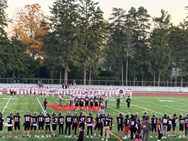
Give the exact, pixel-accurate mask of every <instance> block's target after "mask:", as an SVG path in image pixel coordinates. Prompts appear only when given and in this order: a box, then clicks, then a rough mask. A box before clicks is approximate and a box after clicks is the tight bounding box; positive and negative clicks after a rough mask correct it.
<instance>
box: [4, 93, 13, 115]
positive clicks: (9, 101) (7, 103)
mask: <svg viewBox="0 0 188 141" xmlns="http://www.w3.org/2000/svg"><path fill="white" fill-rule="evenodd" d="M11 99H12V96H11V97H10V98H9V100H8V101H7V104H6V105H5V107H4V109H3V111H2V113H4V111H5V109H6V108H7V106H8V104H9V102H10V100H11Z"/></svg>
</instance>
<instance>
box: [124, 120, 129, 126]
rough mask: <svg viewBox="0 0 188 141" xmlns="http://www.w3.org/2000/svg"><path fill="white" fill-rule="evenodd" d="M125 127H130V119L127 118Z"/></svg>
mask: <svg viewBox="0 0 188 141" xmlns="http://www.w3.org/2000/svg"><path fill="white" fill-rule="evenodd" d="M124 125H125V126H129V125H130V119H129V118H125V120H124Z"/></svg>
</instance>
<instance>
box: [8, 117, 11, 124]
mask: <svg viewBox="0 0 188 141" xmlns="http://www.w3.org/2000/svg"><path fill="white" fill-rule="evenodd" d="M7 124H12V116H7Z"/></svg>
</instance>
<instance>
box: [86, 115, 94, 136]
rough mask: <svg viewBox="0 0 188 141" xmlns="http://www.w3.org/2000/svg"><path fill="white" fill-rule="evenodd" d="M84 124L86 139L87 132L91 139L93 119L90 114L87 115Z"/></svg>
mask: <svg viewBox="0 0 188 141" xmlns="http://www.w3.org/2000/svg"><path fill="white" fill-rule="evenodd" d="M86 123H87V137H89V132H90V136H91V137H93V117H92V114H91V113H89V115H88V116H87V117H86Z"/></svg>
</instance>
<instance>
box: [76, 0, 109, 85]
mask: <svg viewBox="0 0 188 141" xmlns="http://www.w3.org/2000/svg"><path fill="white" fill-rule="evenodd" d="M79 2H80V3H79V25H78V28H79V34H78V38H79V56H80V57H79V62H80V63H79V67H80V68H81V72H83V74H84V75H83V78H84V79H83V80H84V81H83V82H84V84H86V79H87V72H89V82H91V71H92V70H93V69H96V65H97V63H98V61H99V59H100V58H101V56H102V53H103V49H104V43H105V37H106V24H105V21H104V19H103V12H102V11H101V9H100V7H99V6H98V3H96V2H93V1H92V0H80V1H79Z"/></svg>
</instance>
